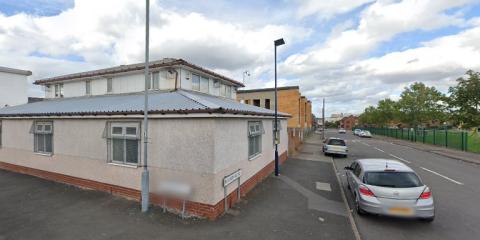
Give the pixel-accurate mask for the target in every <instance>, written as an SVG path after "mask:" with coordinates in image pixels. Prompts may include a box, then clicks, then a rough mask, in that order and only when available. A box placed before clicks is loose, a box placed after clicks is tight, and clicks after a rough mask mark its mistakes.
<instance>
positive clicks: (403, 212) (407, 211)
mask: <svg viewBox="0 0 480 240" xmlns="http://www.w3.org/2000/svg"><path fill="white" fill-rule="evenodd" d="M388 211H389V213H390V214H395V215H400V216H412V215H413V209H411V208H405V207H394V208H390V209H389V210H388Z"/></svg>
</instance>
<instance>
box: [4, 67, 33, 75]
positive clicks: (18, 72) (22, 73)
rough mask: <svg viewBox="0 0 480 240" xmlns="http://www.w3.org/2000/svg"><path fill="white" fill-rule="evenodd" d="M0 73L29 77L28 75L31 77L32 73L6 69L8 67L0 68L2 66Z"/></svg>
mask: <svg viewBox="0 0 480 240" xmlns="http://www.w3.org/2000/svg"><path fill="white" fill-rule="evenodd" d="M0 72H4V73H13V74H19V75H25V76H30V75H32V72H31V71H25V70H20V69H15V68H8V67H2V66H0Z"/></svg>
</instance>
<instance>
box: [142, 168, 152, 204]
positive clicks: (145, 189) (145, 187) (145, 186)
mask: <svg viewBox="0 0 480 240" xmlns="http://www.w3.org/2000/svg"><path fill="white" fill-rule="evenodd" d="M149 195H150V188H149V172H148V169H145V170H143V172H142V212H147V211H148V205H149V197H150V196H149Z"/></svg>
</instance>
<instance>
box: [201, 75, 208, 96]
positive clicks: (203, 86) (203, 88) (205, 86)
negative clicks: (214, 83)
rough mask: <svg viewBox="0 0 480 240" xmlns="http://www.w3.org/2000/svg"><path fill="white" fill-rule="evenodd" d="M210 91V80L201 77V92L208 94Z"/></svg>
mask: <svg viewBox="0 0 480 240" xmlns="http://www.w3.org/2000/svg"><path fill="white" fill-rule="evenodd" d="M209 91H210V79H208V77H204V76H200V92H203V93H208V92H209Z"/></svg>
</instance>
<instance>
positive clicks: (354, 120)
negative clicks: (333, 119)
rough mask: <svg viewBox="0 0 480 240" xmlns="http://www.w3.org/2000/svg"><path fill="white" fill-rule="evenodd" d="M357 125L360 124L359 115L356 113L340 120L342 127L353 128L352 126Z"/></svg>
mask: <svg viewBox="0 0 480 240" xmlns="http://www.w3.org/2000/svg"><path fill="white" fill-rule="evenodd" d="M357 125H358V117H357V116H354V115H350V116H347V117H344V118H342V120H340V127H341V128H344V129H346V130H352V128H353V127H355V126H357Z"/></svg>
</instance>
